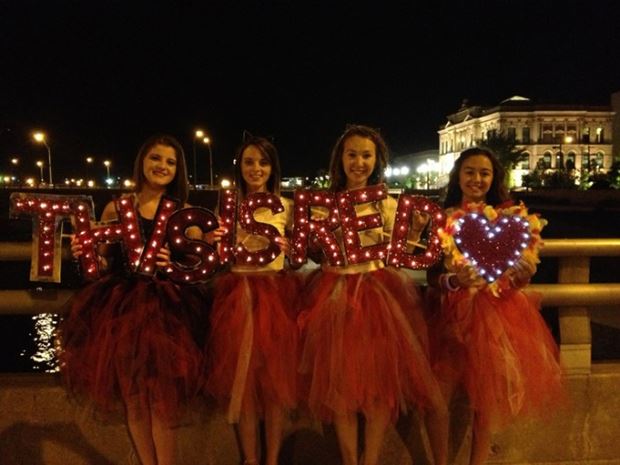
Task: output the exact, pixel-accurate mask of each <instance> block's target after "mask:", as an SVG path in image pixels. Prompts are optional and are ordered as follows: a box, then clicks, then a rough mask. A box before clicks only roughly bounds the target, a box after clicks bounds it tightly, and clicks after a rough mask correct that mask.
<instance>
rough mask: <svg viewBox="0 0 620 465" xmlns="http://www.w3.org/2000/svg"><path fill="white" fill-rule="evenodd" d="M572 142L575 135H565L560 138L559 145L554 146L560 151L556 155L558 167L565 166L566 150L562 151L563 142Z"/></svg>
mask: <svg viewBox="0 0 620 465" xmlns="http://www.w3.org/2000/svg"><path fill="white" fill-rule="evenodd" d="M563 143H564V144H572V143H573V136H564V137H562V138H560V142H559V145H556V146H554V147H553V148H554V149H558V153H557V154H556V155H555V167H556V168H557V169H563V168H564V152H562V144H563Z"/></svg>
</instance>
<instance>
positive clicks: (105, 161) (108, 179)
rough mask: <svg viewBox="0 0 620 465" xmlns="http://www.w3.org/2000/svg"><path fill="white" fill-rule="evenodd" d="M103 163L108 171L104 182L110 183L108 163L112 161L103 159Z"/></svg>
mask: <svg viewBox="0 0 620 465" xmlns="http://www.w3.org/2000/svg"><path fill="white" fill-rule="evenodd" d="M103 164H104V166H105V169H106V171H107V173H108V176H107V178H106V184H108V185H109V184H110V165H111V164H112V162H111V161H110V160H104V161H103Z"/></svg>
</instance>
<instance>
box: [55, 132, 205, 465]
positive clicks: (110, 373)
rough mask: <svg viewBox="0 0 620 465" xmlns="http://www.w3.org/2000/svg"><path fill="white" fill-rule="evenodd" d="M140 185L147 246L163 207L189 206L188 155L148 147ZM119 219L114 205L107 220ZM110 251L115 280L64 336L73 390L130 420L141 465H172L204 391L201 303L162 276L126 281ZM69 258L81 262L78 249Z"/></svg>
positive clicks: (78, 313) (165, 144) (89, 295)
mask: <svg viewBox="0 0 620 465" xmlns="http://www.w3.org/2000/svg"><path fill="white" fill-rule="evenodd" d="M134 181H135V185H136V187H135V192H134V193H133V194H130V197H131V198H132V199H133V201H134V204H135V206H136V210H137V211H138V212H139V216H140V219H139V223H140V225H141V228H142V230H143V236H144V237H145V238H146V239H148V237H149V236H150V233H151V231H152V229H153V225H154V220H153V218H154V216H155V213H156V211H157V206H158V204H159V201H160V199H161V197H162V196H163V195H164V194H167V195H170V196H172V197H175V198H176V199H178V200H181V202H183V203H182V204H184V202H185V201H186V200H187V195H188V183H187V172H186V168H185V159H184V155H183V149H182V147H181V145H180V144H179V143H178V142H177V141H176V140H175V139H174V138H172V137H170V136H167V135H157V136H153V137H151V138H149V139H148V140H147V141H146V142H145V143H144V145H143V146H142V147H141V148H140V151H139V152H138V156H137V158H136V161H135V165H134ZM116 219H117V213H116V210H115V207H114V203H113V202H110V203H108V204H107V205H106V207H105V209H104V211H103V214H102V216H101V220H102V221H112V220H116ZM199 235H200V231H197V234H194V236H195V237H199ZM110 248H112V247H110V246H107V247H101V249H104V250H102V252H103V254H104V257H103V262H105V265H106V266H107V269H108V272H109V273H108V274H107V275H105V276H104V277H102V278H101V279H99V280H98V281H96V282H93V283H91V284H89V285H87V286H86V287H85V288H84V289H82V290H81V291H80V292H79V293H78V294H77V295H76V297H75V299H74V300H73V303H72V306H71V309H70V311H69V313H68V315H67V318H66V320H65V321H64V322H63V324H62V326H61V328H60V344H61V350H60V367H61V371H62V374H63V376H64V379H65V381H66V384H67V386H68V388H69V390H70V391H71V392H72V393H74V394H76V395H78V396H80V397H86V398H87V399H89V400H90V402H92V403H93V404H94V407H95V408H96V410H97V411H98V413H100V414H102V415H103V416H108V415H110V414H113V413H115V412H117V411H120V412H121V413H123V414H124V415H125V418H126V422H127V426H128V430H129V434H130V437H131V440H132V442H133V445H134V447H135V450H136V452H137V455H138V457H139V459H140V462H141V464H142V465H170V464H173V463H174V461H175V454H176V452H175V449H176V447H175V445H176V438H175V431H174V429H173V428H174V426H175V425H177V423H178V421H179V419H180V417H181V414H182V410H183V409H182V408H183V406H185V405H186V404H187V402H189V401H190V400H191V399H192V398H193V397H194V396H195V395H196V394H197V393H198V392H199V389H200V383H201V378H202V352H201V351H200V350H199V347H198V345H197V342H198V341H196V340H195V337H194V335H193V334H192V330H191V328H193V327H194V326H195V318H194V315H195V314H196V312H198V309H200V308H201V302H200V301H199V300H198V299H192V298H191V296H192V295H193V294H192V293H186V292H184V291H183V290H182V289H181V288H180V287H179V286H177V285H176V284H174V283H172V282H171V281H169V280H167V279H165V278H162V277H160V276H159V275H158V274H155V275H154V276H152V277H145V276H138V275H130V274H128V273H127V272H125V271H124V270H123V269H122V266H120V263H119V262H121V261H122V260H121V259H120V257H119V256H114V255H110V253H111V251H110ZM72 251H73V254H74V256H75V257H77V256H79V255H80V254H81V253H82V248H81V246H80V245H79V244H78V243H77V242H76V241H75V239H74V241H73V243H72ZM169 255H170V253H169V251H168V249H166V248H163V249H161V251H160V253H159V254H158V262H157V264H158V266H165V265H167V264H168V263H169Z"/></svg>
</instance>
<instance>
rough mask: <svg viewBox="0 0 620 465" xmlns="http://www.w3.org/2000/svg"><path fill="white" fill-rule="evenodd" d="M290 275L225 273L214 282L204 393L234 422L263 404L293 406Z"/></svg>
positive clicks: (293, 284)
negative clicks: (212, 397) (212, 398)
mask: <svg viewBox="0 0 620 465" xmlns="http://www.w3.org/2000/svg"><path fill="white" fill-rule="evenodd" d="M300 287H301V281H300V279H299V277H298V276H296V275H295V273H291V272H286V271H280V272H276V271H274V272H270V271H267V272H256V273H235V272H230V273H226V274H224V275H222V276H220V277H219V278H217V280H216V282H215V296H214V302H213V310H212V313H211V327H210V331H211V336H210V338H209V339H210V340H209V343H208V344H207V359H208V361H209V365H210V366H209V369H208V380H207V387H206V389H207V392H208V393H209V394H211V395H212V396H214V397H215V398H216V399H217V400H218V401H219V403H220V404H223V405H226V407H227V409H228V418H229V421H231V422H238V420H239V415H240V413H241V412H242V411H245V412H250V411H251V412H255V413H257V414H258V415H262V414H263V412H264V408H265V405H266V404H271V405H279V406H282V407H284V408H286V409H291V408H294V407H295V406H296V404H297V382H296V381H297V374H296V373H297V361H298V359H297V340H298V329H297V324H296V321H295V318H296V315H297V298H298V295H299V291H300Z"/></svg>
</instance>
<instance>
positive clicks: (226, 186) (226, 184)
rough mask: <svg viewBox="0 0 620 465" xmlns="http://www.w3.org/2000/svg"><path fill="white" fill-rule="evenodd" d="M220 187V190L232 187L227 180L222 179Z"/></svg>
mask: <svg viewBox="0 0 620 465" xmlns="http://www.w3.org/2000/svg"><path fill="white" fill-rule="evenodd" d="M220 185H221V186H222V189H228V188H229V187H230V186H232V183H231V182H230V181H229V180H228V179H222V182H221V183H220Z"/></svg>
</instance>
